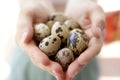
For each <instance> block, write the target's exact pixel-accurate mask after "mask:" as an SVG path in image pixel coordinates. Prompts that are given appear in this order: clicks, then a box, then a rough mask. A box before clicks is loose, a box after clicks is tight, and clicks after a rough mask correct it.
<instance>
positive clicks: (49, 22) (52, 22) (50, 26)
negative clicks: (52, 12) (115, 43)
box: [46, 20, 55, 30]
mask: <svg viewBox="0 0 120 80" xmlns="http://www.w3.org/2000/svg"><path fill="white" fill-rule="evenodd" d="M54 23H55V21H51V20H50V21H48V22H47V23H46V25H47V26H48V27H49V28H50V30H51V28H52V26H53V24H54Z"/></svg>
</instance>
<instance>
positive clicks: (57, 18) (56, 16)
mask: <svg viewBox="0 0 120 80" xmlns="http://www.w3.org/2000/svg"><path fill="white" fill-rule="evenodd" d="M49 20H52V21H59V22H60V23H64V21H65V20H67V17H66V16H64V15H63V14H62V13H56V14H53V15H51V16H50V17H49Z"/></svg>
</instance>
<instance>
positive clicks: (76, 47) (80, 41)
mask: <svg viewBox="0 0 120 80" xmlns="http://www.w3.org/2000/svg"><path fill="white" fill-rule="evenodd" d="M67 47H68V48H69V49H71V50H72V51H73V53H74V54H75V55H76V56H79V55H80V54H81V53H82V52H83V51H84V50H85V49H86V48H87V47H88V38H87V35H86V34H85V33H84V32H83V30H80V29H74V30H72V31H71V32H70V36H69V38H68V40H67Z"/></svg>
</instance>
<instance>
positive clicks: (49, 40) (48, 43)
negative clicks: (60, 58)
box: [39, 35, 61, 57]
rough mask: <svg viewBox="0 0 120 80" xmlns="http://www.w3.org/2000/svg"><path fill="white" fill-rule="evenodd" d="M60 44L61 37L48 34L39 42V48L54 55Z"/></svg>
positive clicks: (49, 54)
mask: <svg viewBox="0 0 120 80" xmlns="http://www.w3.org/2000/svg"><path fill="white" fill-rule="evenodd" d="M60 45H61V39H60V38H59V37H58V36H57V35H50V36H48V37H46V38H44V39H43V40H42V41H41V42H40V44H39V48H40V50H41V51H43V52H44V53H45V54H46V55H47V56H48V57H50V56H54V55H56V53H57V51H58V49H59V48H60Z"/></svg>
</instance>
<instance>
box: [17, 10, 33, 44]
mask: <svg viewBox="0 0 120 80" xmlns="http://www.w3.org/2000/svg"><path fill="white" fill-rule="evenodd" d="M16 29H17V30H16V36H15V37H16V42H17V43H18V45H20V44H21V43H28V42H30V40H31V38H32V36H33V27H32V17H31V16H30V15H28V14H22V12H21V13H20V16H19V19H18V24H17V28H16Z"/></svg>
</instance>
